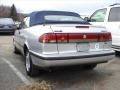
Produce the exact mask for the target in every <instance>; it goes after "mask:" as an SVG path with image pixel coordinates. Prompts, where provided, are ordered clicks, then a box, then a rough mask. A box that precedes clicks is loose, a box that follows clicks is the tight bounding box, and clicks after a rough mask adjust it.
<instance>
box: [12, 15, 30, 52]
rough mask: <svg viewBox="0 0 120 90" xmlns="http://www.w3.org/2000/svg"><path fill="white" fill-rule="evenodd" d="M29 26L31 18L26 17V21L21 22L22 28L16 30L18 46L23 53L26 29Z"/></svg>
mask: <svg viewBox="0 0 120 90" xmlns="http://www.w3.org/2000/svg"><path fill="white" fill-rule="evenodd" d="M27 28H29V18H28V17H27V18H25V19H24V22H22V24H21V29H20V30H17V31H16V32H15V38H14V39H15V41H16V42H17V43H16V47H17V48H18V49H19V50H20V51H21V52H22V53H23V52H24V50H23V47H24V43H25V39H26V33H25V31H26V29H27Z"/></svg>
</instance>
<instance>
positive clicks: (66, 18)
mask: <svg viewBox="0 0 120 90" xmlns="http://www.w3.org/2000/svg"><path fill="white" fill-rule="evenodd" d="M45 20H47V21H51V22H52V21H54V22H85V21H84V20H83V19H82V18H81V17H75V16H67V15H46V16H45Z"/></svg>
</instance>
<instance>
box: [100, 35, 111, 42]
mask: <svg viewBox="0 0 120 90" xmlns="http://www.w3.org/2000/svg"><path fill="white" fill-rule="evenodd" d="M108 40H110V41H111V40H112V36H111V33H101V34H99V41H108Z"/></svg>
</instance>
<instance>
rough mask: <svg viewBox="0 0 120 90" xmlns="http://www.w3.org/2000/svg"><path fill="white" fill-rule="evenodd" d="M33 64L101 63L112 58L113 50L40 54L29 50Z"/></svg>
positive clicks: (48, 65)
mask: <svg viewBox="0 0 120 90" xmlns="http://www.w3.org/2000/svg"><path fill="white" fill-rule="evenodd" d="M30 54H31V59H32V62H33V64H34V65H36V66H39V67H43V68H47V67H54V66H69V65H80V64H92V63H102V62H107V61H109V60H112V59H113V58H114V51H112V50H111V51H100V52H92V53H89V52H88V53H77V54H59V55H58V54H56V55H41V54H38V53H35V52H32V51H30Z"/></svg>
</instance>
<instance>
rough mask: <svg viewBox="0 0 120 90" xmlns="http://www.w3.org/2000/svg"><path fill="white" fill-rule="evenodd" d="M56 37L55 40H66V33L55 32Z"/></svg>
mask: <svg viewBox="0 0 120 90" xmlns="http://www.w3.org/2000/svg"><path fill="white" fill-rule="evenodd" d="M56 37H57V42H61V43H63V42H68V34H61V33H59V34H56Z"/></svg>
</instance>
